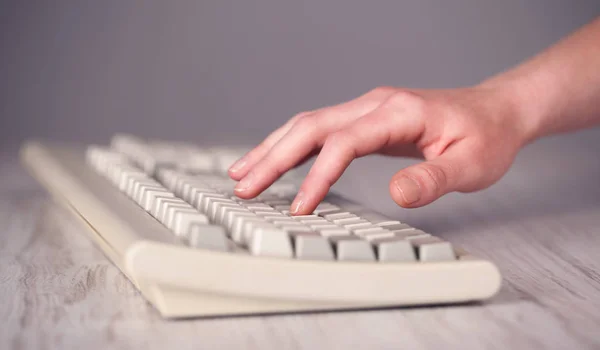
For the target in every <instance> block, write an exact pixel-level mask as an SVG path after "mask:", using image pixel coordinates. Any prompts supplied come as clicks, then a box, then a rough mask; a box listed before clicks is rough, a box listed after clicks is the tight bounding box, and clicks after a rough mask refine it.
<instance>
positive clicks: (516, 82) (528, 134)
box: [479, 76, 547, 145]
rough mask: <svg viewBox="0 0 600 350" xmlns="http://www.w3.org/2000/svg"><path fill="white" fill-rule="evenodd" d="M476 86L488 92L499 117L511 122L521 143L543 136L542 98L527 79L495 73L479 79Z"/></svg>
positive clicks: (544, 113)
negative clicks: (485, 78) (496, 75)
mask: <svg viewBox="0 0 600 350" xmlns="http://www.w3.org/2000/svg"><path fill="white" fill-rule="evenodd" d="M479 87H480V88H483V89H486V90H488V91H490V92H491V96H492V99H493V103H494V105H495V106H498V108H500V110H501V111H502V112H501V113H502V114H503V116H502V117H503V118H506V120H508V122H509V123H511V124H512V125H513V126H514V128H515V130H516V132H517V133H518V134H519V139H520V140H521V143H522V145H526V144H528V143H531V142H533V141H535V140H536V139H538V138H540V137H542V136H545V134H546V130H545V128H544V122H543V121H544V119H546V114H547V112H546V108H545V106H544V103H543V102H544V100H545V98H544V96H541V94H539V93H538V91H537V90H536V88H535V87H534V86H533V84H532V83H531V82H527V81H525V80H522V79H519V78H513V77H504V76H499V77H493V78H491V79H489V80H485V81H483V82H482V83H481V84H479Z"/></svg>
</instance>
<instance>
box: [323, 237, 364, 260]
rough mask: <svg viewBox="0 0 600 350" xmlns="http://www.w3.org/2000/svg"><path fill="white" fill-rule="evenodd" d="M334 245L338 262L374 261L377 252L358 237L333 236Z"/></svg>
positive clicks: (331, 239)
mask: <svg viewBox="0 0 600 350" xmlns="http://www.w3.org/2000/svg"><path fill="white" fill-rule="evenodd" d="M329 240H330V241H331V242H332V243H333V245H334V247H335V250H336V256H337V259H338V260H346V261H374V260H375V252H374V250H373V247H372V246H371V244H370V243H369V242H367V241H365V240H362V239H361V238H359V237H357V236H333V237H330V238H329Z"/></svg>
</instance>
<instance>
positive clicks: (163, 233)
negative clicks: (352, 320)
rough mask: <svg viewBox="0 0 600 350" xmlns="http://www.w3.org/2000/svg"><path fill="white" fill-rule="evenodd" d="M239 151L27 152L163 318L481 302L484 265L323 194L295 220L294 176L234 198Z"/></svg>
mask: <svg viewBox="0 0 600 350" xmlns="http://www.w3.org/2000/svg"><path fill="white" fill-rule="evenodd" d="M245 151H246V149H243V148H239V147H226V146H224V147H199V146H196V145H194V144H189V143H182V142H169V141H165V140H152V139H142V138H140V137H136V136H132V135H126V134H117V135H114V137H113V138H112V139H111V140H110V142H107V145H77V144H65V143H52V142H42V141H29V142H27V143H25V144H24V145H23V147H22V149H21V159H22V161H23V163H24V164H25V165H26V167H27V168H28V169H29V170H30V172H31V174H32V175H33V176H34V177H35V178H37V179H38V181H39V182H40V183H41V184H42V185H43V186H44V187H45V188H46V189H47V190H48V191H49V192H51V193H52V194H53V197H54V198H56V199H57V200H58V201H59V202H60V203H63V204H64V205H65V207H67V208H69V209H70V210H71V211H72V212H73V213H74V215H75V217H77V218H79V219H81V221H82V222H83V223H84V225H85V226H86V227H87V230H85V231H86V232H87V233H88V234H89V237H90V238H91V239H92V240H93V241H94V242H95V243H96V245H97V246H98V247H99V248H100V249H101V250H102V251H103V252H104V254H105V255H106V256H107V257H108V258H109V259H110V261H112V263H114V265H116V266H117V267H118V268H119V269H120V270H121V271H122V273H123V274H124V275H125V276H127V278H128V279H129V280H130V281H131V282H132V283H133V284H134V285H135V287H136V288H137V289H138V290H139V291H140V292H141V294H142V295H143V296H144V297H145V298H146V299H147V300H148V301H149V302H150V303H151V304H152V305H153V306H154V307H155V308H156V309H157V310H158V311H159V312H160V314H161V315H162V316H163V317H165V318H181V317H198V316H230V315H248V314H270V313H282V312H301V311H302V312H305V311H323V310H329V311H333V310H348V309H368V308H384V307H393V306H409V305H431V304H452V303H465V302H472V301H482V300H486V299H488V298H491V297H493V296H494V295H495V294H496V293H497V291H498V290H499V288H500V285H501V276H500V273H499V271H498V269H497V267H496V266H495V265H494V264H493V263H492V262H491V261H488V260H486V259H482V258H479V257H476V256H473V255H471V254H469V253H468V252H466V251H464V250H462V249H460V248H459V247H456V246H454V245H452V244H451V243H450V242H447V241H444V240H443V239H440V238H439V237H437V236H435V235H433V234H431V233H430V232H424V231H423V230H420V229H418V228H416V227H412V226H410V225H408V224H407V223H404V222H400V221H399V220H397V219H395V218H390V217H386V216H384V215H382V214H380V213H379V212H377V211H375V210H372V209H371V208H369V207H367V206H365V205H362V204H361V203H358V202H356V201H351V200H349V199H348V198H347V197H345V196H343V195H341V194H339V193H334V192H331V193H329V194H328V195H327V197H326V198H325V200H324V201H322V202H321V204H320V205H319V206H318V207H317V208H316V209H315V211H314V212H313V213H312V214H310V215H302V216H292V215H290V204H291V201H292V200H293V198H294V196H295V195H296V193H297V190H298V185H299V184H300V182H299V181H300V180H301V176H300V175H299V174H298V173H294V172H290V173H287V174H285V175H284V176H283V177H282V178H281V179H279V180H278V181H277V182H275V183H274V184H273V185H272V186H270V187H269V188H268V189H267V190H265V191H264V192H263V193H262V194H260V195H259V196H258V197H256V198H255V199H250V200H244V199H240V198H238V197H236V196H235V195H234V193H233V188H234V185H235V181H233V180H231V179H230V178H229V177H228V176H227V169H228V167H229V165H230V164H232V163H233V162H234V161H235V160H237V159H238V158H239V157H240V156H241V155H243V153H244V152H245Z"/></svg>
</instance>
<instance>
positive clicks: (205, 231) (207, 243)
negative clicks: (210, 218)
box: [187, 224, 229, 251]
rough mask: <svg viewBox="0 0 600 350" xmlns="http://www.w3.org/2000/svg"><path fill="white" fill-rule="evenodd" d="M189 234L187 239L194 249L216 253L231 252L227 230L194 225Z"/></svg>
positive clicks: (219, 227) (212, 226)
mask: <svg viewBox="0 0 600 350" xmlns="http://www.w3.org/2000/svg"><path fill="white" fill-rule="evenodd" d="M188 232H189V233H188V235H187V239H188V241H189V244H190V245H191V246H192V247H195V248H202V249H208V250H216V251H227V250H229V245H228V241H227V237H226V235H225V230H223V227H221V226H217V225H207V224H193V225H192V226H191V227H190V230H189V231H188Z"/></svg>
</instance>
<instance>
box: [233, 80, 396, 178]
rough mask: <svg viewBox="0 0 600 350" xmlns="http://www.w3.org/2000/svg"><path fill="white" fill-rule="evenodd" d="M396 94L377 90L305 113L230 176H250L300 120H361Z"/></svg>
mask: <svg viewBox="0 0 600 350" xmlns="http://www.w3.org/2000/svg"><path fill="white" fill-rule="evenodd" d="M393 92H394V90H393V89H392V88H377V89H374V90H372V91H370V92H368V93H366V94H364V95H362V96H360V97H358V98H356V99H354V100H351V101H348V102H345V103H342V104H339V105H337V106H333V107H328V108H322V109H319V110H316V111H312V112H303V113H300V114H298V115H296V116H295V117H293V118H292V119H290V121H288V122H287V123H286V124H284V126H282V127H281V128H279V129H277V130H276V131H274V132H273V133H272V134H271V135H269V136H268V137H267V138H266V139H265V140H264V141H263V142H262V143H261V144H260V145H258V146H257V147H256V148H254V149H253V150H251V151H250V152H248V154H246V155H245V156H244V157H242V158H241V159H240V160H238V161H237V162H235V163H234V164H233V165H232V166H231V168H230V169H229V176H230V177H231V178H232V179H234V180H238V181H239V180H241V179H243V178H244V177H246V176H247V175H248V173H249V172H250V170H251V169H253V168H254V167H255V166H256V164H257V163H258V162H260V161H261V160H262V159H263V158H264V157H265V156H266V155H267V154H268V153H269V152H270V151H271V150H272V149H273V147H274V146H275V145H276V144H277V143H278V142H279V141H280V140H281V139H282V138H283V137H284V136H285V135H287V133H288V132H290V131H291V130H292V128H293V127H294V126H295V125H296V123H297V122H298V121H299V120H302V119H306V118H309V119H310V118H313V117H314V118H313V119H317V118H318V119H322V118H335V119H336V120H337V121H338V126H339V127H342V126H343V125H345V124H346V123H348V122H350V121H352V120H354V119H356V118H359V117H361V116H363V115H365V114H367V113H369V112H371V111H372V110H374V109H375V108H377V107H378V106H379V105H380V104H381V102H382V101H383V100H384V99H385V98H387V96H389V95H391V94H392V93H393Z"/></svg>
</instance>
